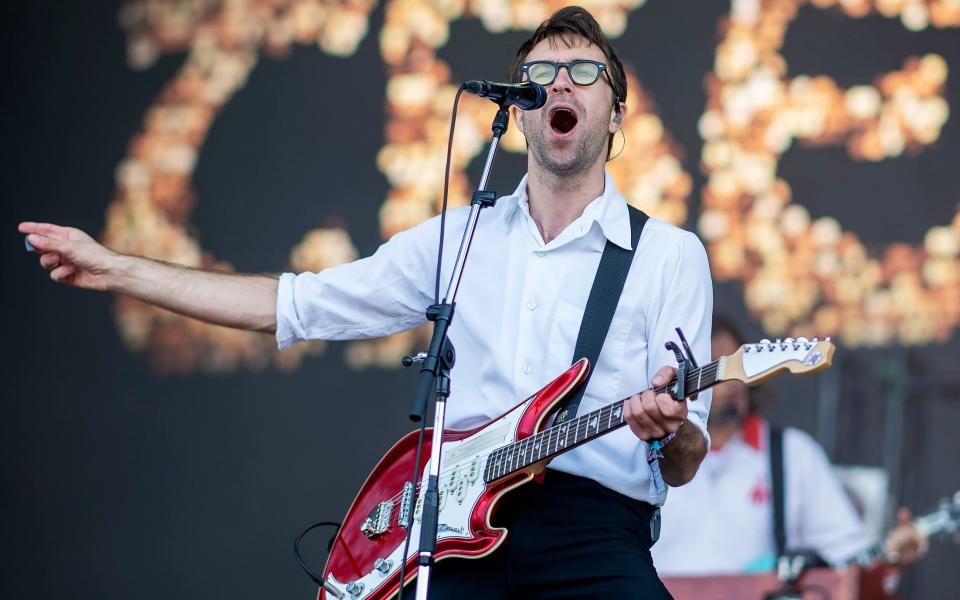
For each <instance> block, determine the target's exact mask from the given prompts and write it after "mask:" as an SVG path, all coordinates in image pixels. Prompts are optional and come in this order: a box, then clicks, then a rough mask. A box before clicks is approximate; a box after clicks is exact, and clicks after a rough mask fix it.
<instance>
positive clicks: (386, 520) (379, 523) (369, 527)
mask: <svg viewBox="0 0 960 600" xmlns="http://www.w3.org/2000/svg"><path fill="white" fill-rule="evenodd" d="M392 512H393V501H392V500H390V501H387V502H381V503H380V504H378V505H376V506H374V507H373V510H371V511H370V514H369V515H367V518H366V519H364V520H363V523H361V524H360V531H361V532H362V533H363V535H365V536H367V537H368V538H370V539H373V538H375V537H377V536H378V535H381V534H383V533H386V532H387V530H389V529H390V513H392Z"/></svg>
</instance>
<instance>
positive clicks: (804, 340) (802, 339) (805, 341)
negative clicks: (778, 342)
mask: <svg viewBox="0 0 960 600" xmlns="http://www.w3.org/2000/svg"><path fill="white" fill-rule="evenodd" d="M809 341H810V340H808V339H807V338H805V337H802V336H801V337H798V338H797V343H798V344H806V343H807V342H809Z"/></svg>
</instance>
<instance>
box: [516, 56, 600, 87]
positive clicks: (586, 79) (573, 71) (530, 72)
mask: <svg viewBox="0 0 960 600" xmlns="http://www.w3.org/2000/svg"><path fill="white" fill-rule="evenodd" d="M560 67H566V68H567V73H568V74H569V75H570V80H571V81H573V82H574V83H575V84H577V85H593V84H595V83H596V82H597V79H600V73H602V72H603V71H604V70H605V69H606V68H607V65H605V64H603V63H602V62H597V61H595V60H585V59H584V60H575V61H573V62H568V63H556V62H553V61H552V60H536V61H533V62H528V63H526V64H524V65H523V66H521V67H520V70H521V71H522V72H524V73H526V74H527V77H528V78H529V79H530V81H533V82H535V83H539V84H540V85H550V84H551V83H553V80H554V79H556V78H557V74H558V73H560Z"/></svg>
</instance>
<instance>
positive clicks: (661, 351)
mask: <svg viewBox="0 0 960 600" xmlns="http://www.w3.org/2000/svg"><path fill="white" fill-rule="evenodd" d="M670 263H673V264H670ZM663 278H664V279H663V282H662V287H661V289H662V290H663V293H662V297H661V298H660V307H661V308H660V313H659V316H658V317H657V318H656V319H655V320H654V321H653V322H652V323H651V330H650V331H648V334H647V335H648V337H647V339H648V340H650V349H649V352H648V355H647V356H648V364H647V371H648V375H649V377H650V378H652V377H653V375H654V373H656V372H657V370H659V369H660V367H663V366H665V365H670V366H676V362H677V361H676V359H675V358H674V356H673V353H672V352H671V351H669V350H667V349H666V348H665V347H664V344H665V343H666V342H667V341H669V340H673V341H674V342H676V343H677V345H680V340H679V339H678V337H677V333H676V330H675V328H677V327H679V328H680V329H681V330H682V331H683V334H684V336H685V337H686V338H687V341H688V342H689V344H690V349H691V350H692V351H693V354H694V357H695V358H696V360H697V363H698V364H699V365H700V366H705V365H707V364H709V363H710V334H711V331H710V329H711V325H712V323H713V281H712V279H711V277H710V265H709V263H708V261H707V253H706V250H704V248H703V244H702V243H701V242H700V239H699V238H697V236H695V235H694V234H692V233H690V232H683V234H682V235H681V236H680V237H679V239H678V241H677V244H676V246H675V247H674V249H673V250H672V251H670V253H669V254H668V259H667V264H666V265H665V268H664V269H663ZM710 399H711V394H710V391H706V392H701V393H700V395H699V396H698V397H697V399H696V400H688V401H687V410H688V413H687V421H690V422H691V423H693V424H694V425H696V426H697V427H698V428H699V429H700V431H701V432H702V433H703V436H704V438H706V440H707V447H708V448H709V447H710V435H709V434H708V433H707V416H708V415H709V414H710Z"/></svg>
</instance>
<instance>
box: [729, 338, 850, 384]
mask: <svg viewBox="0 0 960 600" xmlns="http://www.w3.org/2000/svg"><path fill="white" fill-rule="evenodd" d="M835 351H836V346H834V345H833V343H832V342H831V341H830V338H826V339H824V340H817V338H813V339H812V340H808V339H807V338H803V337H801V338H797V339H793V338H787V339H785V340H779V339H778V340H776V341H774V342H771V341H770V340H761V341H760V342H759V343H756V344H744V345H743V346H740V348H739V349H738V350H737V351H736V352H734V353H733V354H731V355H730V356H725V357H723V359H722V362H723V367H722V369H721V371H720V373H719V374H718V375H719V377H718V379H720V380H724V381H725V380H730V379H737V380H739V381H742V382H743V383H746V384H747V385H758V384H760V383H762V382H764V381H766V380H767V379H770V378H771V377H773V376H774V375H777V374H779V373H782V372H784V371H790V372H791V373H793V374H794V375H810V374H813V373H819V372H820V371H823V370H824V369H826V368H827V367H829V366H830V365H831V364H832V363H833V353H834V352H835Z"/></svg>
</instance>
